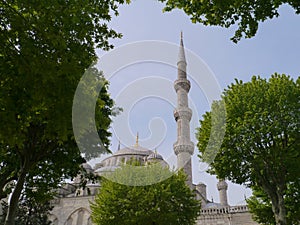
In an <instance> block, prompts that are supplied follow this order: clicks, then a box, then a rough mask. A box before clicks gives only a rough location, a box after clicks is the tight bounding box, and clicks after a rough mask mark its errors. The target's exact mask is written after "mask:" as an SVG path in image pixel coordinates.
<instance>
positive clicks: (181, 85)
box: [174, 78, 191, 92]
mask: <svg viewBox="0 0 300 225" xmlns="http://www.w3.org/2000/svg"><path fill="white" fill-rule="evenodd" d="M174 88H175V91H176V92H177V91H178V90H179V89H183V90H185V91H186V92H189V91H190V88H191V83H190V81H189V80H187V79H183V78H180V79H177V80H175V82H174Z"/></svg>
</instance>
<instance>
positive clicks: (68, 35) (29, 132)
mask: <svg viewBox="0 0 300 225" xmlns="http://www.w3.org/2000/svg"><path fill="white" fill-rule="evenodd" d="M123 3H124V0H115V1H100V0H99V1H81V0H71V1H61V0H53V1H23V0H16V1H7V0H3V1H1V2H0V12H1V13H0V14H1V20H0V43H1V45H0V118H1V120H0V157H1V163H0V197H1V198H3V197H5V196H6V195H7V194H8V193H10V191H11V190H12V189H11V188H10V185H11V184H14V186H13V188H14V189H13V192H12V196H11V201H10V206H9V210H8V218H7V221H6V225H8V224H14V222H13V218H14V213H15V209H16V208H17V202H18V199H19V196H20V195H21V192H22V190H23V184H24V183H25V182H38V185H42V184H43V182H45V181H47V182H45V183H44V184H48V185H49V186H51V185H52V186H55V185H56V184H57V183H58V182H59V181H60V180H61V179H63V178H64V177H70V176H74V175H75V174H76V173H77V172H78V170H79V165H80V164H81V163H82V162H83V159H82V157H81V156H80V151H79V150H78V148H77V146H76V143H75V140H74V135H73V130H72V103H73V96H74V93H75V90H76V87H77V85H78V82H79V81H80V78H81V76H82V75H83V74H84V72H85V70H86V69H87V68H88V67H89V66H90V65H91V64H92V63H93V62H94V61H95V60H96V54H95V50H94V48H95V47H99V48H102V49H104V50H108V49H110V48H112V46H111V45H110V44H109V42H108V39H110V38H119V37H121V35H120V34H119V33H117V32H116V31H114V30H112V29H110V28H109V27H108V25H107V22H108V21H109V20H110V19H111V14H112V13H113V14H116V15H117V14H118V12H117V7H118V5H119V4H123ZM98 75H99V76H97V77H98V78H97V79H99V77H101V74H100V73H99V72H98ZM99 80H102V81H103V78H102V79H99ZM107 85H108V84H107V82H106V83H105V82H104V83H103V84H102V89H101V92H100V93H99V98H98V101H97V108H96V115H95V117H96V118H97V119H99V118H101V119H99V120H98V121H97V122H96V125H97V131H98V134H99V136H100V139H101V141H102V143H103V146H100V147H99V148H98V149H99V152H104V151H105V152H106V151H107V148H108V144H109V140H108V137H109V135H110V134H109V133H108V132H106V131H107V129H108V127H109V125H110V122H111V118H110V116H111V115H112V114H113V111H112V107H113V101H112V100H111V99H110V97H109V95H108V93H107ZM82 116H84V115H82ZM104 131H105V132H104ZM94 152H95V151H94ZM96 153H97V152H96ZM13 181H16V182H13ZM35 185H37V183H35Z"/></svg>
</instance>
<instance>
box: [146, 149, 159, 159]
mask: <svg viewBox="0 0 300 225" xmlns="http://www.w3.org/2000/svg"><path fill="white" fill-rule="evenodd" d="M153 159H160V160H163V157H162V156H161V155H160V154H158V153H157V152H156V151H155V152H152V153H151V154H150V155H149V156H148V157H147V160H153Z"/></svg>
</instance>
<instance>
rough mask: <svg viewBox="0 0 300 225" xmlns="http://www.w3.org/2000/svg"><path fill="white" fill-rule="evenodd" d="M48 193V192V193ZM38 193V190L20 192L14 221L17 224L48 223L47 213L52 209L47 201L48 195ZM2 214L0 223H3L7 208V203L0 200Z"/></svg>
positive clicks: (35, 224) (34, 224) (45, 224)
mask: <svg viewBox="0 0 300 225" xmlns="http://www.w3.org/2000/svg"><path fill="white" fill-rule="evenodd" d="M48 194H50V193H48ZM36 195H40V193H39V192H33V193H32V192H31V193H30V191H28V192H27V194H25V193H24V194H22V196H21V197H20V202H19V205H18V208H17V211H16V217H15V223H16V224H18V225H37V224H43V225H50V224H51V222H50V221H49V220H48V215H49V214H48V213H49V211H50V210H51V209H52V206H51V205H50V203H49V201H48V200H49V196H48V198H47V197H46V196H43V198H41V196H36ZM45 197H46V198H45ZM0 207H1V206H0ZM2 208H3V214H2V215H0V223H1V224H4V222H5V216H6V214H7V210H8V204H7V203H6V202H4V201H3V202H2Z"/></svg>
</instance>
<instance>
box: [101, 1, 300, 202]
mask: <svg viewBox="0 0 300 225" xmlns="http://www.w3.org/2000/svg"><path fill="white" fill-rule="evenodd" d="M162 8H163V4H162V3H159V2H158V1H156V0H135V1H132V3H131V4H130V5H124V6H121V7H120V10H119V12H120V15H119V16H118V17H116V18H113V20H112V21H111V23H110V26H111V27H112V28H113V29H115V30H117V31H118V32H121V33H122V34H123V38H122V39H119V40H113V41H112V43H113V44H114V45H115V48H116V49H118V48H120V46H124V45H127V44H129V43H132V42H143V41H145V40H157V41H164V42H169V43H173V44H179V38H180V36H179V34H180V31H183V33H184V44H185V47H186V49H189V50H191V51H192V52H194V53H195V54H196V55H197V56H198V57H199V58H201V59H202V61H203V63H204V64H206V65H207V66H208V67H209V69H210V70H211V72H212V75H213V76H214V77H215V78H216V80H217V81H218V83H219V85H220V87H221V89H224V88H226V87H227V86H228V85H229V84H230V83H232V82H233V81H234V78H238V79H241V80H243V81H248V80H250V78H251V76H252V75H261V76H262V77H269V76H270V75H271V74H273V73H274V72H279V73H285V74H289V75H291V76H292V77H294V78H297V77H298V76H299V71H300V63H299V59H300V42H299V41H300V16H297V15H295V14H294V13H293V10H292V9H291V8H290V7H289V6H283V7H281V9H280V17H279V18H276V19H273V20H270V21H266V22H264V23H263V24H260V26H259V30H258V33H257V35H256V36H255V37H254V38H252V39H242V40H241V41H240V42H239V43H238V44H234V43H232V42H231V41H230V37H231V36H232V35H233V34H234V30H235V27H233V28H230V29H224V28H219V27H205V26H203V25H200V24H192V23H191V21H190V20H189V18H188V17H187V16H186V15H185V14H184V13H183V12H181V11H179V10H174V11H172V12H169V13H162ZM98 54H99V56H103V55H104V54H110V53H104V52H102V51H99V52H98ZM122 57H126V54H125V55H124V56H122ZM187 61H188V66H189V59H188V58H187ZM112 63H114V62H112ZM158 64H159V63H157V62H156V63H153V62H144V63H143V62H139V63H135V64H132V65H127V66H126V67H124V68H120V70H119V71H118V72H117V73H115V74H114V76H113V77H111V78H110V82H111V88H110V92H111V94H112V97H113V98H117V99H120V101H121V102H118V101H117V104H119V105H120V106H122V107H124V105H122V103H124V101H125V100H124V98H122V100H121V98H120V95H125V97H126V98H128V101H130V99H131V100H132V101H134V96H135V94H136V95H141V93H143V92H147V90H146V89H145V86H144V85H145V84H147V86H149V87H151V85H153V84H151V80H152V81H153V83H154V85H155V82H157V83H160V81H161V82H162V83H164V84H163V88H161V92H160V93H158V94H157V96H154V95H151V96H150V94H148V96H146V95H144V96H142V95H141V96H140V98H142V99H136V100H138V101H137V102H133V103H134V104H133V103H132V105H130V106H129V103H126V104H125V105H126V106H129V107H130V109H128V110H130V111H129V117H128V118H127V117H126V118H127V121H128V123H127V126H128V128H127V131H128V132H126V131H123V129H124V127H123V126H122V127H120V126H117V125H115V126H114V125H113V129H112V132H113V138H112V146H111V149H112V150H113V151H115V150H116V149H117V138H116V136H117V137H118V138H120V139H121V142H122V144H123V145H130V144H134V142H135V137H134V133H136V132H137V131H138V132H139V134H140V139H141V145H143V146H144V147H148V148H151V149H153V148H155V147H157V150H158V152H160V153H161V154H162V155H163V156H164V157H165V158H168V159H169V161H170V163H171V164H172V163H174V156H172V155H171V154H172V144H173V143H174V142H175V140H176V124H175V121H174V119H173V109H174V105H172V101H173V100H174V99H175V98H176V94H175V91H174V89H173V84H172V82H173V81H174V80H175V79H176V68H175V67H174V66H173V67H172V66H170V65H163V64H159V65H158ZM175 64H176V62H174V65H175ZM196 76H197V75H196ZM199 76H200V75H199ZM149 78H150V80H149ZM202 81H203V83H202V84H200V86H201V85H206V84H205V82H206V81H205V80H202ZM197 84H198V83H197V82H196V81H193V80H192V88H191V91H190V100H191V105H193V106H194V107H195V109H193V112H194V115H193V116H194V120H193V121H192V122H191V123H192V124H191V132H192V133H191V136H192V137H193V141H194V142H195V144H196V140H195V138H194V131H195V128H196V127H198V126H199V123H198V119H199V118H201V115H202V114H203V113H204V112H205V111H207V110H209V103H208V100H207V96H206V94H207V93H205V92H204V91H203V88H201V87H199V86H197ZM158 86H159V85H158ZM153 90H154V89H153ZM147 93H148V92H147ZM160 94H162V95H163V96H164V97H161V96H160ZM129 95H130V96H129ZM118 96H119V97H118ZM163 98H164V99H163ZM151 120H152V123H149V122H150V121H151ZM121 131H122V132H123V133H122V132H121ZM124 132H126V134H124ZM151 132H152V134H151ZM155 134H160V135H161V134H162V135H161V136H162V138H159V137H151V135H152V136H155ZM128 135H129V139H132V143H128ZM122 136H124V137H125V136H127V139H126V138H122ZM122 139H124V140H122ZM125 139H126V140H125ZM196 154H197V149H196V148H195V154H194V157H193V180H194V183H198V182H200V181H201V182H204V183H206V184H207V185H208V187H207V188H208V198H209V199H211V197H213V198H214V200H215V201H218V193H217V190H216V180H215V178H212V177H211V176H210V175H207V174H206V173H204V172H203V169H202V167H201V165H199V163H198V159H197V157H196ZM244 195H246V196H249V195H250V192H249V190H246V189H245V188H244V187H241V186H238V185H234V184H230V186H229V203H230V204H233V205H234V204H240V203H242V202H243V200H244Z"/></svg>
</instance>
